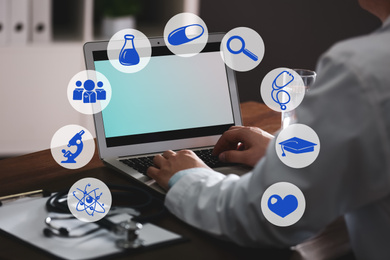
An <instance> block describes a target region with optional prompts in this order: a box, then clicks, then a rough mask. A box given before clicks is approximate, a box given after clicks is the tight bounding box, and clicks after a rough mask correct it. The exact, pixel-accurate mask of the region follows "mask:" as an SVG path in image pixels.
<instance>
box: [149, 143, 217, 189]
mask: <svg viewBox="0 0 390 260" xmlns="http://www.w3.org/2000/svg"><path fill="white" fill-rule="evenodd" d="M153 163H154V166H152V167H149V168H148V171H147V175H148V176H149V177H151V178H153V179H154V180H156V182H157V183H158V184H159V185H160V186H161V187H162V188H164V189H165V190H167V189H168V182H169V179H170V178H171V177H172V176H173V175H174V174H175V173H177V172H179V171H181V170H186V169H190V168H199V167H203V168H207V169H209V167H208V166H207V165H206V164H205V163H204V162H203V161H202V160H201V159H199V157H198V156H196V154H195V153H194V152H192V151H189V150H182V151H179V152H173V151H171V150H169V151H165V152H164V153H163V154H162V155H156V156H155V157H154V159H153Z"/></svg>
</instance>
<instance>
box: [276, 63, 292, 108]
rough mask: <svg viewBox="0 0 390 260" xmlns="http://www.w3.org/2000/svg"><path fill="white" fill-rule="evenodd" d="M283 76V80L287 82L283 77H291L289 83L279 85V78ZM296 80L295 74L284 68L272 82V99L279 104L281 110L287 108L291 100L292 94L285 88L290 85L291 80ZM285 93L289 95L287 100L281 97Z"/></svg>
mask: <svg viewBox="0 0 390 260" xmlns="http://www.w3.org/2000/svg"><path fill="white" fill-rule="evenodd" d="M281 77H282V82H285V80H284V79H283V78H284V77H286V78H287V77H289V78H290V79H287V83H283V85H281V86H279V85H278V84H277V81H278V79H280V78H281ZM293 81H294V75H292V74H291V73H290V72H288V71H286V70H284V71H282V72H281V73H279V75H278V76H276V78H275V79H274V81H273V82H272V91H271V97H272V100H273V101H275V102H276V103H278V104H279V106H280V109H281V110H286V108H287V106H286V105H287V104H288V103H289V102H290V100H291V96H290V94H289V93H288V92H287V91H286V90H284V88H285V87H286V86H287V85H289V84H290V83H291V82H293ZM283 93H284V94H285V95H286V96H287V100H280V97H281V96H282V95H283Z"/></svg>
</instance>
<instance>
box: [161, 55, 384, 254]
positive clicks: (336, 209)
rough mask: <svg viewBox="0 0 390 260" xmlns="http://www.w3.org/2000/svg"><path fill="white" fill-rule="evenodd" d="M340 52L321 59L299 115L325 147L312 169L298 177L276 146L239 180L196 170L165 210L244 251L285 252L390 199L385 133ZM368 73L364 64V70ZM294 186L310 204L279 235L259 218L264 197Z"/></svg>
mask: <svg viewBox="0 0 390 260" xmlns="http://www.w3.org/2000/svg"><path fill="white" fill-rule="evenodd" d="M351 57H353V55H350V53H348V52H338V51H337V48H336V49H335V50H334V51H333V52H332V51H331V52H330V53H329V54H327V55H325V56H324V57H323V58H322V61H321V63H320V65H319V67H318V69H317V71H318V79H317V81H316V83H315V85H314V86H313V89H311V90H310V91H309V94H308V95H306V97H305V99H304V101H303V102H302V104H301V105H300V106H299V107H298V109H297V111H296V113H297V118H298V123H302V124H305V125H308V126H310V127H311V128H312V129H313V130H314V131H316V133H317V135H318V137H319V139H320V153H319V155H318V157H317V159H316V161H315V162H313V163H312V164H311V165H309V166H307V167H305V168H302V169H294V168H290V167H288V166H286V165H284V164H283V163H282V162H281V161H280V160H279V158H278V156H277V154H276V148H275V139H274V140H273V141H271V142H270V145H269V147H268V149H267V152H266V155H265V157H264V158H263V159H262V160H261V161H260V162H259V163H258V164H257V165H256V167H255V168H254V169H253V171H252V172H249V173H247V174H245V175H243V176H241V177H239V176H236V175H227V176H224V175H222V174H220V173H217V172H214V171H211V170H207V169H197V170H196V171H195V170H194V171H193V172H191V173H190V174H186V175H185V176H183V177H182V178H181V179H180V180H178V181H177V183H176V184H175V185H173V187H172V188H171V189H170V190H169V191H168V193H167V195H166V200H165V203H166V206H167V208H168V209H169V210H170V211H171V212H172V213H173V214H175V215H176V216H178V217H179V218H181V219H182V220H184V221H185V222H187V223H189V224H191V225H193V226H195V227H197V228H199V229H202V230H205V231H207V232H209V233H211V234H213V235H216V236H220V237H223V238H227V239H230V240H232V241H234V242H236V243H237V244H240V245H245V246H274V247H286V246H291V245H296V244H298V243H300V242H302V241H303V240H305V239H307V238H309V237H311V236H313V235H315V234H316V233H317V232H318V231H320V230H321V229H322V228H324V227H325V226H326V225H327V224H329V223H330V222H331V221H333V220H334V219H335V218H337V217H338V216H340V215H343V214H345V213H348V212H351V211H353V210H356V209H358V208H360V207H363V206H364V205H367V204H370V203H374V202H375V201H377V200H379V199H381V198H384V197H386V196H387V195H388V194H389V193H390V188H389V187H390V169H389V163H388V162H389V158H390V153H389V140H388V136H387V133H388V129H386V127H385V124H384V121H385V120H384V119H383V118H382V113H381V112H380V109H379V108H378V104H379V103H380V100H378V98H379V99H380V98H382V97H381V95H378V93H376V92H375V91H372V90H371V89H370V87H371V83H370V82H367V81H366V79H365V78H364V71H365V68H364V67H359V66H360V64H359V62H358V61H356V60H351ZM363 65H364V64H363ZM276 182H290V183H292V184H294V185H296V186H297V187H298V188H300V189H301V191H302V192H303V194H304V196H305V200H306V209H305V213H304V214H303V216H302V218H301V219H300V220H299V221H298V222H297V223H295V224H294V225H292V226H289V227H277V226H274V225H273V224H271V223H269V222H268V221H267V220H266V219H265V218H264V216H263V214H262V211H261V198H262V194H263V193H264V191H265V190H266V189H267V188H268V187H269V186H271V185H272V184H274V183H276Z"/></svg>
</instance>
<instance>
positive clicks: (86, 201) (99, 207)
mask: <svg viewBox="0 0 390 260" xmlns="http://www.w3.org/2000/svg"><path fill="white" fill-rule="evenodd" d="M90 186H91V184H87V185H85V189H84V190H81V189H79V188H77V189H78V190H79V191H81V193H82V194H83V197H82V198H79V197H77V196H76V194H75V193H76V191H74V192H73V196H74V197H75V198H76V199H77V200H78V201H79V202H78V203H77V206H76V210H77V211H85V212H86V213H87V214H88V215H90V216H93V214H94V213H95V212H96V213H105V212H106V210H105V209H104V203H103V204H100V202H99V199H100V197H101V196H102V195H103V192H101V193H100V195H99V196H97V195H96V190H98V189H99V188H96V189H93V190H91V191H90V192H87V187H90Z"/></svg>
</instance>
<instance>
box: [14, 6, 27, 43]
mask: <svg viewBox="0 0 390 260" xmlns="http://www.w3.org/2000/svg"><path fill="white" fill-rule="evenodd" d="M10 2H11V33H10V34H11V43H19V44H25V43H27V42H28V40H29V38H30V37H29V36H30V30H29V27H30V26H29V21H30V19H29V18H30V17H29V16H30V8H31V7H30V0H11V1H10Z"/></svg>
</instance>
